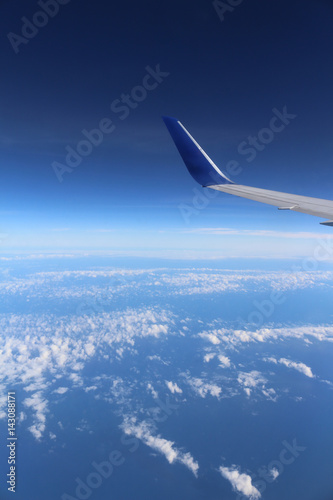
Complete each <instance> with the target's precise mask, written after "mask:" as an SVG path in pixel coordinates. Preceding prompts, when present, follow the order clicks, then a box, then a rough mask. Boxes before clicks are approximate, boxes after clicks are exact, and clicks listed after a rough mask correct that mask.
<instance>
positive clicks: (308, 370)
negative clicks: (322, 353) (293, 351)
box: [279, 358, 314, 378]
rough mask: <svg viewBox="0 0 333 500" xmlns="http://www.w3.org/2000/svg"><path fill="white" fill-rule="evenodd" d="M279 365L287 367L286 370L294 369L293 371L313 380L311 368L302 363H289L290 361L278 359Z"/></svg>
mask: <svg viewBox="0 0 333 500" xmlns="http://www.w3.org/2000/svg"><path fill="white" fill-rule="evenodd" d="M279 363H281V364H282V365H285V366H287V367H288V368H294V369H295V370H297V371H298V372H300V373H303V374H304V375H306V376H307V377H310V378H314V374H313V373H312V370H311V368H310V367H309V366H307V365H305V364H304V363H296V362H295V361H291V360H290V359H286V358H281V359H279Z"/></svg>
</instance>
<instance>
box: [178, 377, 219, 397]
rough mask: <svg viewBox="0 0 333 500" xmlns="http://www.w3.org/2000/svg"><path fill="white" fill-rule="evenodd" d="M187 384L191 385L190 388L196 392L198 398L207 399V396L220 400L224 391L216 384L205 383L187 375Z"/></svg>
mask: <svg viewBox="0 0 333 500" xmlns="http://www.w3.org/2000/svg"><path fill="white" fill-rule="evenodd" d="M185 378H186V382H187V383H188V384H189V385H190V387H191V388H192V389H193V390H194V392H195V393H196V394H198V396H200V397H202V398H205V397H206V396H207V394H210V395H211V396H214V397H216V398H219V396H220V394H221V392H222V389H221V387H219V386H218V385H216V384H211V383H209V382H205V381H204V380H202V379H200V378H196V377H193V378H191V377H190V376H188V375H185Z"/></svg>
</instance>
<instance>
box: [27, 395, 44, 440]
mask: <svg viewBox="0 0 333 500" xmlns="http://www.w3.org/2000/svg"><path fill="white" fill-rule="evenodd" d="M23 405H24V406H25V407H26V408H29V409H31V410H32V411H33V412H34V416H35V423H34V424H33V425H31V426H30V427H29V428H28V429H29V431H30V432H31V434H32V435H33V436H34V437H35V438H36V439H37V440H39V439H41V437H42V435H43V433H44V431H45V427H46V426H45V422H46V414H47V413H48V401H47V400H46V399H45V398H43V396H42V394H41V393H40V392H36V393H35V394H33V395H32V396H31V397H30V398H26V399H24V400H23Z"/></svg>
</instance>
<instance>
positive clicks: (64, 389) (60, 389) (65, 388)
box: [53, 387, 68, 394]
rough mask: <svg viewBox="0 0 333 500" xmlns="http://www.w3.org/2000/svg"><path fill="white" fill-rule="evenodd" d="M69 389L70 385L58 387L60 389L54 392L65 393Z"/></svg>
mask: <svg viewBox="0 0 333 500" xmlns="http://www.w3.org/2000/svg"><path fill="white" fill-rule="evenodd" d="M67 391H68V387H58V389H55V390H54V391H53V392H54V393H55V394H65V393H66V392H67Z"/></svg>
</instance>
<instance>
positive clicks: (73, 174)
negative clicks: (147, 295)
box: [0, 0, 333, 258]
mask: <svg viewBox="0 0 333 500" xmlns="http://www.w3.org/2000/svg"><path fill="white" fill-rule="evenodd" d="M224 4H225V5H229V6H228V7H227V8H224V7H222V6H221V5H222V2H220V3H219V2H212V1H204V0H191V1H186V0H184V1H181V2H179V1H173V0H170V1H169V2H167V3H158V2H153V1H143V2H134V1H132V0H129V1H128V2H125V3H119V2H117V3H116V4H114V3H109V2H102V1H101V0H97V1H95V2H94V3H91V2H84V1H83V2H80V3H79V2H77V1H75V0H69V1H68V0H61V1H60V0H58V1H57V3H55V0H49V2H46V1H45V2H43V0H41V1H40V2H39V3H37V2H36V1H30V0H24V1H23V0H22V1H19V0H18V1H16V2H8V1H6V0H4V1H2V2H1V4H0V32H1V37H2V51H1V66H2V68H3V70H2V74H1V81H0V89H1V90H0V99H1V103H0V106H1V115H0V117H1V118H0V140H1V148H0V157H1V196H0V214H1V219H0V252H1V253H3V254H8V253H12V252H13V251H16V252H25V251H32V250H33V251H35V250H37V251H57V252H58V251H63V250H66V251H100V252H105V251H113V252H118V253H120V254H124V255H125V254H126V253H128V254H133V253H134V254H135V253H140V254H142V255H152V254H156V255H162V254H163V256H174V255H176V256H177V257H179V256H180V257H182V256H183V257H184V258H190V257H191V256H193V255H195V256H199V255H201V256H203V255H204V256H205V257H207V256H213V257H231V256H237V257H268V256H274V257H284V258H289V257H295V256H304V255H309V253H310V254H311V252H313V251H314V248H315V247H316V245H318V242H317V240H318V238H321V237H325V235H332V230H331V228H327V227H326V228H325V227H322V226H320V225H319V222H320V219H319V218H315V217H311V216H307V215H302V214H296V213H286V212H283V213H281V212H277V211H276V209H275V208H274V207H269V206H264V205H261V204H257V203H255V202H252V201H248V200H242V199H237V198H234V197H231V196H229V195H223V194H222V193H219V194H218V195H217V196H215V197H212V195H215V193H211V194H210V193H208V192H207V190H204V189H202V188H201V187H200V186H198V185H197V184H196V183H195V181H194V180H193V179H192V178H191V176H190V175H189V174H188V172H187V171H186V168H185V166H184V165H183V163H182V160H181V158H180V157H179V155H178V152H177V151H176V148H175V147H174V145H173V143H172V141H171V139H170V137H169V135H168V132H167V130H166V128H165V126H164V124H163V122H162V120H161V116H162V115H169V116H174V117H176V118H178V119H180V120H181V121H182V123H183V124H184V125H185V126H186V127H187V128H188V130H189V131H190V132H191V134H192V135H193V136H194V137H195V138H196V140H197V141H198V142H199V143H200V145H201V146H202V147H203V148H204V149H205V150H206V151H207V153H208V154H209V155H210V156H211V157H212V159H213V160H214V161H215V163H216V164H217V165H218V166H219V167H220V168H221V169H222V170H223V169H224V168H225V167H226V165H227V164H228V162H229V161H236V162H237V164H238V169H237V170H238V171H239V173H238V175H234V176H231V178H232V180H234V181H235V182H238V183H241V184H248V185H253V186H257V187H263V188H268V189H274V190H280V191H285V192H290V193H295V194H304V195H309V196H314V197H321V198H326V199H332V188H331V186H332V180H333V172H332V167H333V141H332V118H331V117H332V115H333V102H332V88H333V69H332V65H331V57H330V55H331V49H332V48H333V39H332V29H331V27H332V21H333V5H332V4H331V2H329V1H324V0H318V1H316V2H313V1H310V0H309V1H307V0H295V1H294V2H292V3H290V2H287V1H285V0H270V2H266V3H263V2H260V1H259V0H252V1H247V0H243V1H239V2H231V1H230V3H229V4H228V3H227V2H225V3H224ZM231 4H233V5H235V6H234V7H231ZM236 4H238V5H237V6H236ZM31 23H32V24H31ZM36 25H38V27H36ZM143 85H145V88H143V87H142V86H143ZM120 101H122V102H120ZM276 113H287V114H288V116H290V118H289V120H288V121H289V123H288V124H286V125H285V126H284V128H283V129H282V130H281V131H280V132H277V133H275V134H274V137H273V139H272V140H271V141H270V142H269V143H267V144H265V145H264V147H263V145H262V144H261V145H260V150H258V151H256V152H255V154H249V153H247V154H245V153H244V151H245V149H246V145H247V141H248V138H249V136H255V137H256V136H258V133H259V132H260V131H261V130H262V129H263V128H267V127H269V124H270V120H271V119H272V117H273V116H275V115H276ZM97 129H99V131H98V130H97ZM96 130H97V131H96ZM101 130H102V131H101ZM92 131H94V132H92ZM87 139H89V140H90V141H91V142H95V144H93V145H92V144H91V142H87ZM82 141H85V142H84V143H83V142H82ZM239 148H241V149H239ZM78 151H80V152H81V153H82V154H80V155H78ZM73 152H74V153H73ZM75 152H76V153H75ZM67 155H70V156H69V157H68V158H67V160H66V156H67ZM55 165H56V166H55ZM61 165H62V166H61ZM75 165H76V166H75Z"/></svg>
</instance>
